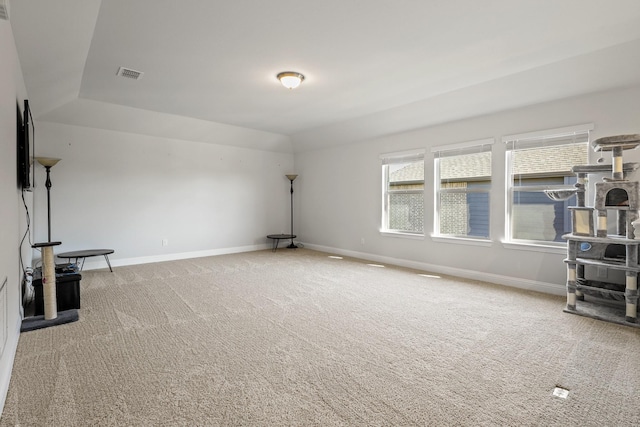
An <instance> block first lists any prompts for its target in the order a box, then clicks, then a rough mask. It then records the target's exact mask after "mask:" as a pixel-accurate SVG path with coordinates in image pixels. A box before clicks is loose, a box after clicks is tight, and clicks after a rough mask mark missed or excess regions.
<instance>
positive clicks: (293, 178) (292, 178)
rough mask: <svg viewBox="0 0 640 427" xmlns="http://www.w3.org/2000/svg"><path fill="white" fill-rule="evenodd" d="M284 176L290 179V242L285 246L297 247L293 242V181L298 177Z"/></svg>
mask: <svg viewBox="0 0 640 427" xmlns="http://www.w3.org/2000/svg"><path fill="white" fill-rule="evenodd" d="M286 177H287V178H288V179H289V181H291V244H290V245H289V246H287V248H297V246H296V245H295V244H294V243H293V238H294V234H293V181H295V179H296V178H297V177H298V175H293V174H289V175H286Z"/></svg>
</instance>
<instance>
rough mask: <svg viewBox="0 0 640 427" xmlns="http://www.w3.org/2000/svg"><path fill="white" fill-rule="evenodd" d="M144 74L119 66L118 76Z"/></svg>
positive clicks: (132, 76) (138, 78)
mask: <svg viewBox="0 0 640 427" xmlns="http://www.w3.org/2000/svg"><path fill="white" fill-rule="evenodd" d="M0 1H1V0H0ZM143 75H144V73H143V72H142V71H136V70H132V69H131V68H125V67H120V68H118V76H122V77H126V78H128V79H133V80H140V79H141V78H142V76H143Z"/></svg>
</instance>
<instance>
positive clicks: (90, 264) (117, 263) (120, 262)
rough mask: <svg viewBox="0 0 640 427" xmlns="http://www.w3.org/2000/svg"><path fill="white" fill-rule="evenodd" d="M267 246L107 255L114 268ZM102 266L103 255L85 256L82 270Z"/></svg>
mask: <svg viewBox="0 0 640 427" xmlns="http://www.w3.org/2000/svg"><path fill="white" fill-rule="evenodd" d="M269 248H271V246H270V245H269V244H267V243H264V244H260V245H249V246H238V247H234V248H220V249H207V250H205V251H193V252H180V253H173V254H162V255H152V256H144V257H135V258H120V259H117V258H116V259H112V258H111V257H109V261H110V262H111V266H112V267H113V268H115V267H122V266H125V265H137V264H150V263H153V262H164V261H176V260H180V259H189V258H203V257H208V256H216V255H228V254H237V253H242V252H253V251H260V250H263V249H269ZM116 253H117V252H116ZM102 268H107V269H108V268H109V267H108V266H107V262H106V261H105V259H104V257H101V256H97V257H92V258H87V259H86V260H85V263H84V268H83V270H98V269H102Z"/></svg>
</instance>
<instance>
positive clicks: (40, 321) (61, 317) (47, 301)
mask: <svg viewBox="0 0 640 427" xmlns="http://www.w3.org/2000/svg"><path fill="white" fill-rule="evenodd" d="M36 160H37V161H38V163H40V164H41V165H42V166H44V167H45V169H46V170H47V180H46V182H45V186H46V187H47V242H44V243H35V244H33V245H31V246H32V247H33V248H41V250H42V294H43V296H42V299H43V303H44V316H34V317H31V318H26V319H23V320H22V325H21V327H20V331H21V332H26V331H32V330H34V329H40V328H46V327H49V326H54V325H61V324H63V323H69V322H75V321H76V320H78V310H76V309H73V310H65V311H63V312H60V313H58V303H57V295H56V293H57V292H56V291H57V287H56V265H55V259H54V255H53V247H54V246H57V245H60V244H61V242H52V241H51V177H50V173H51V168H52V167H53V166H55V165H56V164H57V163H58V162H59V161H60V159H54V158H51V157H36Z"/></svg>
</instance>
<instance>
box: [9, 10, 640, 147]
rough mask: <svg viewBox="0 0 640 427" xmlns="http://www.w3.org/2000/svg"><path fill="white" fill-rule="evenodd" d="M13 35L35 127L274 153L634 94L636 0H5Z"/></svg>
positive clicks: (639, 73)
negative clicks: (282, 78) (292, 83)
mask: <svg viewBox="0 0 640 427" xmlns="http://www.w3.org/2000/svg"><path fill="white" fill-rule="evenodd" d="M10 20H11V25H12V27H13V31H14V36H15V39H16V45H17V48H18V53H19V56H20V62H21V66H22V71H23V74H24V76H25V83H26V86H27V92H28V94H29V97H30V101H31V106H32V109H33V112H34V115H35V116H36V120H42V121H52V122H59V123H67V124H75V125H82V126H92V127H97V128H103V129H113V130H120V131H127V132H135V133H143V134H149V135H156V136H162V137H169V138H179V139H186V140H197V141H205V142H215V143H223V144H233V145H239V146H247V147H251V148H263V149H269V150H271V149H273V150H282V149H291V147H293V149H296V150H302V149H310V148H317V147H321V146H323V145H326V144H329V145H330V144H340V143H348V142H351V141H357V140H361V139H364V138H370V137H375V136H378V135H384V134H389V133H394V132H400V131H404V130H408V129H414V128H418V127H423V126H428V125H433V124H436V123H443V122H446V121H451V120H456V119H460V118H464V117H471V116H476V115H481V114H486V113H491V112H495V111H499V110H502V109H507V108H514V107H519V106H524V105H528V104H532V103H538V102H544V101H548V100H553V99H557V98H563V97H568V96H573V95H577V94H582V93H588V92H594V91H599V90H605V89H609V88H613V87H621V86H628V85H634V84H639V83H640V1H638V0H607V1H606V2H605V1H603V0H519V1H513V0H484V1H477V0H393V1H391V0H324V1H321V2H311V1H300V0H271V1H264V0H262V1H259V0H238V1H235V2H229V1H215V0H180V1H175V0H172V1H168V0H103V1H100V0H56V1H51V0H11V4H10ZM121 66H124V67H128V68H132V69H135V70H138V71H142V72H144V77H143V78H142V79H140V80H138V81H134V80H131V79H126V78H123V77H118V76H116V72H117V71H118V68H119V67H121ZM280 71H298V72H301V73H303V74H304V75H305V76H306V80H305V81H304V83H303V84H302V86H300V87H299V88H298V89H295V90H287V89H284V88H283V87H282V86H280V84H279V82H278V81H277V80H276V77H275V76H276V74H277V73H278V72H280Z"/></svg>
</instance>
